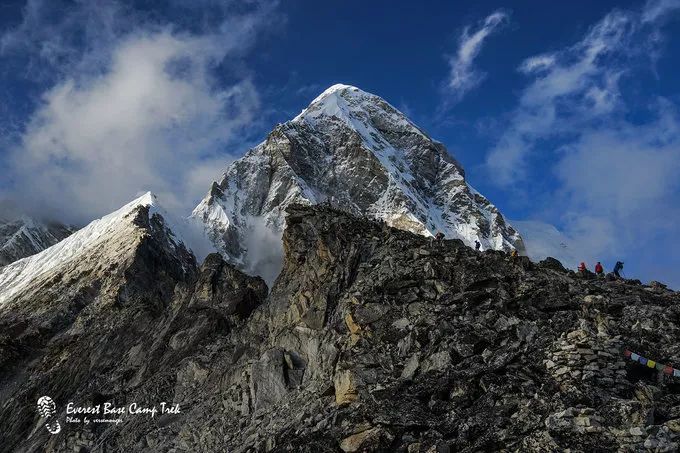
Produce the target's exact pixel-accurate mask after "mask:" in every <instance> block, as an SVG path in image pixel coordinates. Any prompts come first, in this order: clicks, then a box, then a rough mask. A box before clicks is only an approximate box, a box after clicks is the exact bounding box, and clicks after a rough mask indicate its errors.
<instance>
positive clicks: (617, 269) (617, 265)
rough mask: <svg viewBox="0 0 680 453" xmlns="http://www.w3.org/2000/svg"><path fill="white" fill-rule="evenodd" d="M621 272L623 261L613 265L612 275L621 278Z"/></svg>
mask: <svg viewBox="0 0 680 453" xmlns="http://www.w3.org/2000/svg"><path fill="white" fill-rule="evenodd" d="M622 270H623V261H617V262H616V264H615V265H614V275H616V278H621V275H620V274H619V272H620V271H622Z"/></svg>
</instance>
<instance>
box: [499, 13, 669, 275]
mask: <svg viewBox="0 0 680 453" xmlns="http://www.w3.org/2000/svg"><path fill="white" fill-rule="evenodd" d="M678 8H680V3H678V2H671V1H657V2H648V3H647V4H646V5H645V7H644V8H643V9H641V10H639V11H620V10H615V11H613V12H611V13H609V14H607V15H606V16H605V17H604V18H603V19H602V20H601V21H600V22H598V23H597V24H595V25H594V26H593V27H592V28H591V29H590V30H589V31H588V32H587V34H586V35H585V36H584V37H583V39H582V40H580V41H579V42H577V43H576V44H574V45H572V46H570V47H568V48H566V49H563V50H560V51H556V52H552V53H547V54H542V55H539V56H536V57H532V58H528V59H526V60H525V61H524V62H523V63H522V64H521V65H520V67H519V70H520V71H521V72H522V73H524V74H526V75H528V76H530V77H532V79H531V82H530V83H529V84H528V85H527V86H526V88H525V89H524V90H523V91H522V92H521V94H520V98H519V103H518V106H517V108H516V109H515V110H514V111H513V112H512V114H511V117H510V118H511V119H510V121H509V124H508V126H507V128H506V129H505V130H504V132H503V133H502V135H501V136H500V139H499V140H498V142H497V145H496V146H495V148H494V149H493V150H492V151H491V152H490V153H489V155H488V156H487V162H486V164H487V168H488V171H489V174H490V175H492V176H493V180H494V181H496V182H497V183H499V184H500V185H501V186H504V187H506V188H514V189H516V190H518V191H520V192H522V191H524V190H526V189H527V187H528V186H527V184H530V183H531V181H532V179H533V178H532V175H533V174H534V173H532V172H535V171H536V169H537V168H538V169H539V170H538V171H540V172H545V171H546V170H548V171H550V169H551V168H550V167H548V168H547V169H546V168H545V167H546V165H551V166H552V170H553V171H554V176H555V178H556V179H555V181H554V182H556V183H557V184H556V189H555V190H554V191H553V192H552V193H549V194H545V195H544V196H545V197H546V199H547V200H548V202H547V203H546V205H547V206H546V207H544V209H545V212H544V213H543V218H549V219H550V220H552V221H556V222H558V223H560V224H562V226H563V233H564V235H565V237H567V238H570V239H571V240H572V242H573V243H577V244H578V247H579V248H578V250H579V253H580V254H581V256H582V258H583V259H586V260H587V259H590V260H591V261H592V260H594V259H596V258H599V259H602V260H603V262H604V259H610V260H611V259H614V258H615V257H618V256H623V255H628V256H630V255H632V254H635V255H636V257H635V258H636V260H639V261H644V260H647V258H649V256H650V255H651V254H654V253H656V254H659V252H662V253H661V257H663V256H665V254H666V252H667V250H665V249H664V250H660V249H659V246H658V245H654V243H653V241H661V242H662V243H665V242H673V241H677V235H678V233H680V228H679V227H678V225H680V212H679V211H680V210H678V209H677V208H676V206H677V205H678V203H679V202H680V183H679V182H678V181H679V180H678V178H677V174H678V172H679V171H680V111H679V109H678V106H677V105H676V104H674V103H673V102H671V101H669V100H668V99H664V98H661V97H656V98H654V97H652V98H651V100H650V103H649V104H648V105H640V104H639V102H636V103H635V105H629V101H628V100H627V99H628V98H627V96H628V95H629V91H628V90H626V89H625V88H624V86H627V85H624V82H629V81H630V80H631V79H632V78H635V77H636V76H637V74H639V71H648V72H649V73H650V74H651V73H652V71H653V64H654V59H655V58H656V57H657V55H658V53H657V51H658V45H659V43H660V42H661V40H660V39H659V37H660V35H661V28H660V27H661V24H662V22H663V21H664V20H665V19H666V18H667V17H668V15H669V14H670V13H671V12H673V11H675V10H677V9H678ZM636 71H637V72H636ZM632 111H634V112H635V113H637V114H638V116H637V117H633V118H635V119H634V120H632V119H631V118H632V116H631V115H630V113H631V112H632ZM641 111H644V112H643V113H642V114H640V112H641ZM546 162H547V163H548V164H546ZM558 207H559V208H558ZM539 209H540V208H539ZM539 236H540V235H539ZM545 237H547V236H545ZM544 245H545V244H544ZM548 245H550V244H548ZM552 245H554V244H552ZM661 247H663V246H661ZM661 257H659V258H661ZM666 259H667V258H666ZM572 261H573V260H572ZM648 261H652V260H648Z"/></svg>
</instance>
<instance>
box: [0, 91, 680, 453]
mask: <svg viewBox="0 0 680 453" xmlns="http://www.w3.org/2000/svg"><path fill="white" fill-rule="evenodd" d="M520 224H521V222H520ZM196 230H198V234H197V233H196ZM0 233H2V236H1V237H2V239H3V246H2V247H3V248H2V251H3V253H4V252H7V253H4V254H3V255H1V256H2V258H3V260H4V261H3V262H2V263H1V265H3V267H0V395H1V396H2V401H3V403H2V405H0V450H2V451H30V452H33V451H48V452H62V451H63V452H65V451H78V452H81V451H82V452H85V451H87V452H112V451H114V452H123V451H125V452H128V451H159V452H160V451H162V452H168V451H173V452H180V451H182V452H185V451H186V452H189V451H191V452H194V451H205V452H209V451H210V452H212V451H229V452H247V451H309V452H326V451H328V452H331V451H333V452H334V451H344V452H359V451H399V452H409V453H411V452H448V451H496V450H506V451H566V450H570V451H676V450H677V449H678V439H679V438H680V393H679V392H678V390H677V389H678V383H679V382H680V381H677V379H680V370H678V369H676V368H675V367H674V364H675V365H676V366H678V367H679V368H680V346H678V342H677V338H679V336H680V329H679V328H678V327H677V325H678V323H677V322H676V321H677V319H678V317H679V316H680V303H679V302H680V295H679V294H678V293H677V292H674V291H672V290H670V289H668V288H666V287H665V286H664V285H663V284H661V283H657V282H652V283H651V284H649V285H643V284H641V283H640V282H639V281H637V280H628V279H624V278H622V268H623V263H617V265H616V266H615V268H614V269H613V272H612V274H607V275H605V272H604V268H603V266H602V265H601V264H600V263H598V264H597V265H596V267H595V273H594V274H593V273H591V272H590V271H589V270H588V269H587V268H586V265H585V263H581V266H579V268H578V272H574V271H571V270H567V269H565V268H564V267H563V266H562V264H561V263H560V262H559V261H558V260H556V259H554V258H546V257H545V256H542V257H537V256H535V255H532V252H531V241H530V240H529V241H528V242H527V244H525V243H524V241H523V239H522V237H521V236H520V234H519V233H518V232H517V231H516V230H515V229H514V228H513V227H512V226H511V225H510V224H509V223H508V222H507V221H506V220H505V219H504V217H503V216H502V214H501V213H500V212H499V210H498V209H497V208H496V207H495V206H494V205H493V204H491V203H490V202H489V200H487V199H486V198H485V197H484V196H482V195H481V194H480V193H479V192H477V191H475V190H474V189H473V188H472V187H471V186H470V185H469V184H468V183H467V182H466V180H465V173H464V171H463V169H462V167H461V166H460V164H459V163H458V162H457V161H456V160H455V159H453V158H452V157H451V156H450V155H449V154H448V152H447V150H446V149H445V148H444V146H443V145H442V144H440V143H438V142H435V141H433V140H432V139H431V138H430V137H429V136H428V135H427V134H426V133H424V132H423V131H422V130H421V129H419V128H418V127H417V126H416V125H414V124H413V123H412V122H411V121H410V120H409V119H408V118H406V117H405V116H404V115H403V114H402V113H401V112H399V111H398V110H396V109H395V108H394V107H392V106H391V105H389V104H388V103H387V102H385V101H384V100H382V99H381V98H379V97H377V96H374V95H371V94H368V93H365V92H363V91H361V90H360V89H358V88H355V87H351V86H347V85H334V86H332V87H330V88H329V89H328V90H326V91H325V92H323V93H322V94H321V95H320V96H319V97H318V98H316V99H315V100H314V101H313V102H312V103H311V104H310V105H309V107H307V108H306V109H305V110H303V111H302V112H301V113H300V114H299V115H298V116H296V117H295V118H293V119H292V120H291V121H288V122H286V123H284V124H280V125H278V126H276V127H275V128H274V130H273V131H272V132H271V133H270V134H269V135H268V137H267V138H266V140H265V141H264V142H262V143H261V144H259V145H258V146H256V147H255V148H253V149H251V150H250V151H248V152H247V153H246V154H245V155H244V156H243V157H242V158H241V159H238V160H236V161H235V162H234V163H232V164H231V165H230V166H229V167H228V168H227V171H226V172H225V174H224V176H223V178H222V180H221V181H219V182H215V183H213V184H212V186H211V187H210V191H209V193H208V195H207V196H206V197H205V198H204V199H203V200H202V201H201V202H200V204H199V205H198V206H197V207H196V208H195V209H194V210H193V212H192V213H191V216H190V217H188V218H186V219H183V218H175V217H173V216H172V215H171V214H170V213H168V212H167V211H165V210H164V209H163V208H162V207H161V205H160V203H159V200H158V199H157V198H156V197H155V196H154V195H153V194H151V193H147V194H144V195H142V196H140V197H139V198H137V199H136V200H134V201H132V202H130V203H128V204H127V205H125V206H123V207H122V208H121V209H119V210H118V211H116V212H113V213H111V214H109V215H107V216H104V217H102V218H101V219H98V220H95V221H93V222H92V223H90V224H89V225H87V226H85V227H84V228H82V229H80V230H77V231H73V230H72V229H69V228H66V227H60V226H58V225H57V226H55V225H53V224H50V226H49V227H48V226H45V225H43V224H40V223H39V222H37V221H31V220H30V219H24V220H23V223H21V224H12V225H11V226H10V225H9V224H6V225H5V226H2V227H0ZM527 254H528V255H530V256H526V255H527ZM530 258H531V259H530ZM539 258H540V259H542V261H540V262H538V261H539ZM543 258H545V259H543ZM532 259H533V261H532ZM255 275H260V276H262V277H258V276H255ZM268 285H269V286H268ZM36 405H37V406H36ZM140 407H144V408H146V409H145V410H141V409H139V408H140ZM168 407H170V408H172V409H167V408H168ZM73 408H79V409H73ZM101 408H104V409H103V410H102V411H100V409H101ZM107 408H109V409H110V408H118V409H116V410H113V409H110V410H109V412H110V414H109V415H106V410H107ZM152 408H153V409H152ZM102 412H103V413H102ZM83 414H85V416H83ZM149 414H150V415H149ZM88 417H89V418H88ZM107 417H108V418H107ZM85 420H88V421H87V422H86V421H85Z"/></svg>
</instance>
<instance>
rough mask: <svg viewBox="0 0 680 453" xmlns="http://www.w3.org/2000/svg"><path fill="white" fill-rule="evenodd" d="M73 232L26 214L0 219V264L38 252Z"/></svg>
mask: <svg viewBox="0 0 680 453" xmlns="http://www.w3.org/2000/svg"><path fill="white" fill-rule="evenodd" d="M72 232H73V229H72V228H69V227H67V226H64V225H62V224H60V223H56V222H50V223H47V222H41V221H39V220H36V219H33V218H31V217H28V216H25V215H24V216H21V217H18V218H15V219H12V220H2V219H0V266H5V265H7V264H9V263H12V262H14V261H16V260H18V259H21V258H24V257H26V256H30V255H33V254H35V253H38V252H40V251H42V250H45V249H46V248H48V247H50V246H52V245H54V244H56V243H57V242H59V241H61V240H62V239H64V238H65V237H67V236H68V235H70V234H71V233H72Z"/></svg>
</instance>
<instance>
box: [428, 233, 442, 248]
mask: <svg viewBox="0 0 680 453" xmlns="http://www.w3.org/2000/svg"><path fill="white" fill-rule="evenodd" d="M443 239H444V233H442V232H441V231H437V234H435V235H434V236H432V237H430V247H432V246H434V245H435V244H436V245H440V244H441V243H442V240H443Z"/></svg>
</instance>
